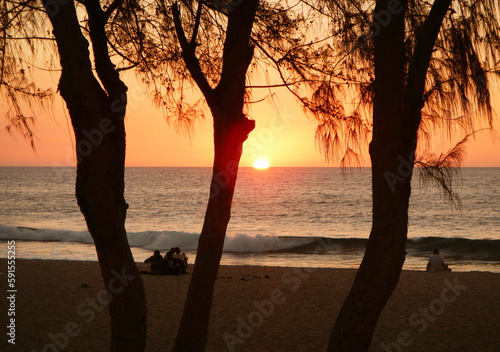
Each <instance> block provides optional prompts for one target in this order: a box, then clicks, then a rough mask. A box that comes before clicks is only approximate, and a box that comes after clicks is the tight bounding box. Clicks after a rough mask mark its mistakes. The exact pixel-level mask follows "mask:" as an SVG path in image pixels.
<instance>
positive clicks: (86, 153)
mask: <svg viewBox="0 0 500 352" xmlns="http://www.w3.org/2000/svg"><path fill="white" fill-rule="evenodd" d="M54 4H56V5H57V6H55V5H54ZM92 5H94V6H95V5H98V2H97V0H88V1H87V4H86V6H92ZM44 6H45V8H46V10H47V13H48V15H49V17H50V21H51V22H52V26H53V29H54V31H53V33H54V36H55V38H56V42H57V45H58V51H59V55H60V61H61V67H62V73H61V78H60V81H59V90H60V93H61V96H62V97H63V99H64V100H65V102H66V105H67V107H68V110H69V114H70V117H71V122H72V125H73V129H74V132H75V138H76V151H77V177H76V197H77V200H78V205H79V206H80V209H81V211H82V213H83V215H84V217H85V220H86V222H87V227H88V230H89V232H90V234H91V235H92V238H93V239H94V243H95V246H96V251H97V256H98V260H99V264H100V268H101V274H102V277H103V279H104V285H105V288H106V290H107V292H108V301H109V311H110V315H111V330H112V338H111V351H144V349H145V342H146V299H145V293H144V287H143V283H142V279H141V277H140V274H139V271H138V269H137V266H136V265H135V262H134V258H133V257H132V253H131V251H130V247H129V244H128V240H127V235H126V231H125V217H126V211H127V207H128V205H127V203H126V202H125V198H124V163H125V127H124V121H123V117H124V113H125V105H126V91H127V88H126V86H125V85H124V84H123V82H122V81H121V80H120V79H119V77H118V73H117V72H116V71H115V70H114V68H113V69H112V70H109V68H110V66H109V64H108V62H107V61H106V57H107V58H108V60H109V56H107V44H106V42H105V41H104V43H103V42H102V39H103V34H104V31H103V29H104V26H103V25H102V24H103V23H102V22H100V21H101V20H102V19H103V17H98V18H97V25H98V26H97V28H96V22H95V21H96V17H95V16H99V15H100V13H99V12H96V11H93V10H96V9H98V10H100V7H94V8H93V10H92V9H90V11H89V23H90V29H91V37H92V41H93V48H94V58H95V60H96V68H97V72H98V74H99V78H100V80H101V82H102V83H103V84H104V85H105V89H106V91H105V90H104V89H103V88H102V87H101V85H100V84H99V82H98V81H97V79H96V78H95V76H94V74H93V72H92V66H91V62H90V59H89V55H90V53H89V50H88V46H89V43H88V42H87V40H86V39H85V38H84V37H83V35H82V33H81V30H80V27H79V23H78V19H77V16H76V11H75V7H74V4H73V2H72V1H70V2H66V3H64V4H62V3H56V2H49V1H44ZM93 21H94V22H93ZM99 25H102V26H101V27H102V30H99V28H98V27H99ZM94 29H95V30H94ZM93 30H94V31H93ZM104 37H105V36H104ZM99 40H101V42H99ZM109 63H110V61H109Z"/></svg>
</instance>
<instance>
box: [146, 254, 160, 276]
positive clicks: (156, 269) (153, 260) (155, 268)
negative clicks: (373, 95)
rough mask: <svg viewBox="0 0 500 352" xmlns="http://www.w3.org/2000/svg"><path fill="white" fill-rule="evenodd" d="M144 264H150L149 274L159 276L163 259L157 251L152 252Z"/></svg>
mask: <svg viewBox="0 0 500 352" xmlns="http://www.w3.org/2000/svg"><path fill="white" fill-rule="evenodd" d="M144 263H150V265H151V273H153V274H160V273H161V269H162V267H163V257H162V256H161V254H160V251H159V250H156V251H154V254H153V255H152V256H151V257H149V258H148V259H146V260H145V261H144Z"/></svg>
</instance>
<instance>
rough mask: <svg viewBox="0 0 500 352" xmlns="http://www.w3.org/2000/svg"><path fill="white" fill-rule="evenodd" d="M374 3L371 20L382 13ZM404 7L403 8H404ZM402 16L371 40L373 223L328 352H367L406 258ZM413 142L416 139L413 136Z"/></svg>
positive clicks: (407, 162)
mask: <svg viewBox="0 0 500 352" xmlns="http://www.w3.org/2000/svg"><path fill="white" fill-rule="evenodd" d="M387 6H388V1H377V6H376V8H375V11H374V17H375V18H376V17H377V13H380V12H381V11H387ZM403 6H404V7H405V8H406V5H403ZM404 15H405V11H401V12H400V13H399V14H393V15H392V17H391V20H390V23H388V24H387V26H386V27H384V28H383V29H382V30H381V31H380V33H378V35H376V36H375V37H374V43H375V87H374V89H375V95H374V105H373V138H372V142H371V144H370V156H371V160H372V191H373V224H372V230H371V233H370V237H369V240H368V243H367V247H366V250H365V255H364V257H363V261H362V262H361V265H360V267H359V270H358V273H357V275H356V278H355V281H354V284H353V286H352V288H351V291H350V292H349V294H348V296H347V298H346V300H345V302H344V304H343V306H342V309H341V311H340V313H339V315H338V317H337V320H336V322H335V325H334V328H333V331H332V334H331V336H330V342H329V346H328V350H329V351H336V352H338V351H346V352H347V351H349V352H356V351H368V348H369V346H370V342H371V339H372V335H373V331H374V330H375V325H376V323H377V321H378V318H379V316H380V313H381V311H382V309H383V308H384V306H385V304H386V302H387V301H388V299H389V297H390V296H391V294H392V292H393V290H394V288H395V287H396V285H397V283H398V280H399V275H400V273H401V268H402V266H403V263H404V259H405V245H406V236H407V223H408V202H409V196H410V181H411V175H412V170H413V153H412V150H413V151H414V147H415V145H416V143H415V139H414V138H413V139H411V138H410V139H408V136H407V135H405V134H403V135H402V134H401V132H402V131H403V119H402V117H403V116H402V114H403V112H402V107H403V102H404V96H403V92H404V89H403V88H404V86H403V82H404V65H405V47H404ZM415 137H416V136H415Z"/></svg>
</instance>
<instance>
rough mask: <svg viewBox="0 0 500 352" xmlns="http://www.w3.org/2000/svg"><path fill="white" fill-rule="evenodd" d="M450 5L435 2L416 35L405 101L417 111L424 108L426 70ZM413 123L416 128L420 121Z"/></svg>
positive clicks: (437, 0) (445, 1)
mask: <svg viewBox="0 0 500 352" xmlns="http://www.w3.org/2000/svg"><path fill="white" fill-rule="evenodd" d="M450 4H451V0H436V1H435V2H434V5H433V6H432V9H431V11H430V13H429V16H428V17H427V19H426V20H425V22H424V25H423V26H422V29H421V30H420V31H419V33H418V35H417V45H416V46H415V50H414V53H413V59H412V60H411V63H410V67H409V71H408V87H407V89H408V92H407V94H408V96H407V99H408V102H409V103H410V104H418V105H417V106H418V111H420V110H421V108H422V107H423V106H424V100H423V94H424V89H425V78H426V76H427V69H428V68H429V63H430V61H431V56H432V52H433V49H434V44H435V42H436V38H437V36H438V34H439V30H440V28H441V25H442V23H443V19H444V17H445V16H446V13H447V12H448V9H449V7H450ZM413 123H414V124H416V125H417V128H418V124H419V123H420V120H419V121H413Z"/></svg>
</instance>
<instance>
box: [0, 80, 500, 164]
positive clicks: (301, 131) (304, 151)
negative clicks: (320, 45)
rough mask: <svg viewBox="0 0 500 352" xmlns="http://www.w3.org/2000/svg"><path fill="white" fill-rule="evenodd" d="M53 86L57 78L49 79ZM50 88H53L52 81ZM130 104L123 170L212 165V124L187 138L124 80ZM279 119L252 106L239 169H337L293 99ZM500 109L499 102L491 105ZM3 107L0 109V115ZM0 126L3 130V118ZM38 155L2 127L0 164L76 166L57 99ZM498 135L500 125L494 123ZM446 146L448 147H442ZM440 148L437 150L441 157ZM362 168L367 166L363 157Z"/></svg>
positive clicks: (487, 152) (479, 148)
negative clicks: (263, 163)
mask: <svg viewBox="0 0 500 352" xmlns="http://www.w3.org/2000/svg"><path fill="white" fill-rule="evenodd" d="M53 80H54V81H56V82H57V77H54V78H53ZM51 84H53V85H55V83H54V82H52V83H51ZM127 84H128V86H129V105H128V109H127V117H126V131H127V156H126V165H127V166H211V165H212V157H213V144H212V121H211V116H209V115H207V116H206V120H204V121H198V122H197V123H196V126H195V133H194V135H193V136H192V138H191V139H189V138H188V137H187V136H184V135H182V134H179V133H177V132H176V131H175V129H174V128H173V127H172V126H169V125H168V124H167V122H166V119H165V118H164V115H163V113H162V112H161V111H159V110H157V109H155V108H153V107H152V106H151V103H150V102H149V100H148V98H147V97H145V96H144V94H143V93H142V90H141V88H140V87H139V86H137V85H135V84H134V82H132V81H129V82H127ZM267 93H268V91H264V90H262V91H254V93H253V96H252V98H253V99H254V100H258V99H261V98H263V97H264V96H265V95H266V94H267ZM276 103H277V106H278V109H279V115H280V116H278V114H276V112H275V111H274V110H273V109H272V108H271V106H270V105H269V104H268V103H267V102H265V101H264V102H261V103H258V104H254V105H253V106H252V108H251V111H250V115H251V117H252V118H254V119H255V120H256V125H257V127H256V129H255V130H254V131H253V132H252V133H251V135H250V137H249V139H248V140H247V142H246V143H245V145H244V153H243V156H242V159H241V166H251V165H252V164H253V163H254V161H255V160H256V159H257V158H264V159H266V160H267V161H268V162H269V164H270V165H271V166H301V167H304V166H305V167H308V166H338V164H337V163H332V164H327V163H326V162H325V160H324V157H323V156H322V155H321V154H320V153H319V151H318V150H317V148H316V145H315V141H314V131H315V126H314V123H313V122H312V121H311V120H309V119H308V118H307V117H306V116H305V115H304V114H303V112H302V109H301V108H300V107H299V106H298V105H297V104H296V103H295V102H294V100H293V98H291V97H289V96H288V95H286V94H281V95H280V96H279V97H278V98H277V100H276ZM495 108H496V111H500V104H495ZM5 111H6V106H0V116H1V117H2V118H3V116H4V115H5ZM0 121H2V122H1V123H0V124H1V125H2V127H3V126H5V125H6V124H7V120H6V119H4V120H0ZM36 126H37V127H36V130H35V133H36V136H37V137H38V141H37V142H36V148H37V152H36V154H35V153H34V152H33V151H32V149H31V147H30V145H29V143H28V142H27V141H26V140H24V139H23V138H22V137H21V136H20V135H18V134H14V135H9V134H8V133H7V132H6V131H5V129H4V128H1V129H0V166H74V165H75V158H74V151H73V134H72V127H71V125H70V121H69V118H68V117H67V113H66V112H65V108H64V104H63V102H62V100H61V99H60V98H57V99H56V100H55V114H54V116H48V114H41V115H40V116H39V117H38V119H37V124H36ZM495 126H496V130H497V131H499V132H500V122H499V121H497V123H496V124H495ZM445 148H446V147H445ZM441 151H442V150H436V151H435V152H437V153H439V152H441ZM364 166H370V164H369V158H367V157H366V156H365V162H364ZM464 166H466V167H477V166H489V167H500V142H496V143H494V142H493V141H492V139H491V135H490V134H489V133H488V132H481V133H479V134H478V135H477V138H476V140H472V141H471V142H470V143H469V144H468V148H467V157H466V159H465V162H464Z"/></svg>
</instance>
